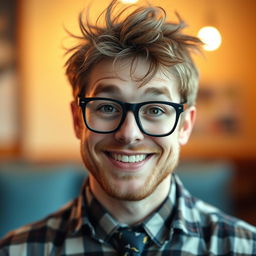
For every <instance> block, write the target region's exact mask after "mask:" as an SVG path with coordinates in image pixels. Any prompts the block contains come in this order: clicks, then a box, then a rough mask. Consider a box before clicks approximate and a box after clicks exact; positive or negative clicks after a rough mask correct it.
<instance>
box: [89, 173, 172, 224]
mask: <svg viewBox="0 0 256 256" xmlns="http://www.w3.org/2000/svg"><path fill="white" fill-rule="evenodd" d="M90 179H94V178H93V177H90ZM170 179H171V175H169V176H167V178H165V179H164V180H163V181H162V182H161V183H160V184H159V185H158V187H157V188H156V189H155V191H154V192H153V193H152V194H151V195H149V196H148V197H146V198H144V199H143V200H140V201H123V200H120V199H116V198H113V197H111V196H109V195H108V194H106V192H105V191H104V190H103V189H102V188H101V186H100V185H99V184H98V183H97V182H96V180H95V179H94V181H93V184H94V185H93V186H91V185H90V187H91V190H92V192H93V194H94V196H95V197H96V198H97V200H98V201H99V202H100V203H101V204H102V205H103V206H104V207H105V208H106V209H107V210H108V212H109V213H110V214H111V215H112V216H113V217H114V218H115V219H116V220H117V221H118V222H120V223H123V224H127V225H135V224H138V223H140V222H142V221H143V220H144V219H146V218H147V217H148V216H149V215H150V214H151V213H152V212H154V211H155V210H156V209H157V208H158V207H159V206H160V205H161V203H162V202H163V201H164V200H165V198H166V197H167V195H168V193H169V189H170V184H171V182H170ZM90 184H92V183H91V182H90Z"/></svg>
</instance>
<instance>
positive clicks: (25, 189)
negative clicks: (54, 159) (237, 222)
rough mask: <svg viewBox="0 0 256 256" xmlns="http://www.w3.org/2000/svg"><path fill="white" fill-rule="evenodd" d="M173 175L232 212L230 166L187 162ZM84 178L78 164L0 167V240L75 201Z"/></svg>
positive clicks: (218, 163)
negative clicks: (10, 232) (13, 230)
mask: <svg viewBox="0 0 256 256" xmlns="http://www.w3.org/2000/svg"><path fill="white" fill-rule="evenodd" d="M175 172H176V173H177V174H178V175H179V177H180V178H181V180H182V181H183V183H184V184H185V186H186V187H187V188H188V190H190V191H191V193H193V195H195V196H196V197H199V198H201V199H203V200H205V201H207V202H209V203H210V204H213V205H215V206H217V207H219V208H221V209H222V210H224V211H226V212H228V213H232V198H231V196H230V189H229V188H230V183H231V180H232V175H233V168H232V165H230V164H229V163H226V162H212V163H201V162H189V163H181V164H180V165H179V167H178V168H177V169H176V171H175ZM85 177H86V171H85V170H84V168H83V167H82V166H81V165H79V164H67V163H65V164H47V165H45V164H44V165H39V164H32V163H24V162H23V163H4V164H3V163H2V164H0V238H1V237H2V236H3V235H4V234H6V233H7V232H8V231H10V230H12V229H15V228H17V227H20V226H22V225H24V224H27V223H30V222H33V221H36V220H39V219H41V218H43V217H44V216H46V215H48V214H50V213H52V212H54V211H56V210H57V209H59V208H60V207H61V206H63V205H64V204H65V203H66V202H68V201H69V200H72V199H73V198H75V197H76V196H77V194H78V193H79V191H80V188H81V185H82V183H83V181H84V179H85Z"/></svg>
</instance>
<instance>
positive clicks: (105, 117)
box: [85, 100, 176, 135]
mask: <svg viewBox="0 0 256 256" xmlns="http://www.w3.org/2000/svg"><path fill="white" fill-rule="evenodd" d="M85 116H86V122H87V125H88V126H89V127H90V128H91V129H93V130H95V131H98V132H111V131H113V130H115V129H116V128H117V127H118V126H119V125H120V122H121V121H122V117H123V107H122V105H120V104H119V103H117V102H114V101H111V100H92V101H89V102H88V103H87V105H86V109H85ZM138 118H139V121H140V125H141V128H142V129H143V130H144V131H145V132H146V133H149V134H155V135H161V134H167V133H169V132H170V131H171V130H172V129H173V127H174V125H175V121H176V110H175V108H174V107H173V106H170V105H168V104H164V103H147V104H144V105H142V106H141V107H140V109H139V111H138Z"/></svg>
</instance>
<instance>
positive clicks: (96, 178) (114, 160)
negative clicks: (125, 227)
mask: <svg viewBox="0 0 256 256" xmlns="http://www.w3.org/2000/svg"><path fill="white" fill-rule="evenodd" d="M130 65H131V63H130V60H129V59H128V60H123V61H120V63H119V62H118V65H115V66H113V64H112V62H111V61H107V60H105V61H102V62H100V63H99V64H97V65H96V66H95V67H94V68H93V70H92V72H91V75H90V79H89V83H88V87H87V94H86V95H85V96H86V97H106V98H111V99H116V100H120V101H123V102H129V103H137V102H144V101H152V100H153V101H171V102H175V103H180V96H179V93H178V85H177V81H176V79H175V78H174V76H172V75H171V74H168V75H166V74H163V73H162V72H161V71H160V70H159V71H158V72H157V73H156V75H155V76H154V77H153V79H152V80H150V81H149V82H148V83H147V84H145V85H143V86H139V85H140V83H139V82H138V80H139V79H140V78H143V76H144V75H145V74H146V73H145V72H147V69H148V63H147V62H146V61H145V60H143V59H139V61H138V63H137V64H136V66H135V70H134V73H133V74H132V77H131V75H130ZM188 111H189V113H186V115H188V117H187V118H184V119H185V121H184V125H178V126H177V128H176V130H175V131H174V132H173V133H172V134H171V135H169V136H166V137H152V136H148V135H145V134H143V133H142V132H141V131H140V129H139V128H138V126H137V124H136V121H135V117H134V115H133V113H132V112H130V111H129V112H128V113H127V116H126V119H125V121H124V123H123V124H122V126H121V128H120V129H119V130H118V131H116V132H115V133H110V134H99V133H94V132H92V131H90V130H88V129H87V128H86V127H85V125H84V122H83V120H82V114H81V111H80V109H79V108H78V107H74V106H73V117H74V124H75V131H76V135H77V137H78V138H79V139H80V141H81V154H82V158H83V161H84V164H85V166H86V167H87V169H88V171H89V177H90V186H91V188H92V190H97V188H100V189H101V190H103V191H104V192H105V193H107V195H109V196H111V197H114V198H117V199H122V200H141V199H143V198H145V197H147V196H149V195H150V194H151V193H152V192H154V191H155V189H156V188H157V187H158V185H159V184H160V183H162V181H163V180H165V179H168V178H169V177H170V174H171V172H172V171H173V169H174V167H175V166H176V164H177V162H178V157H179V148H180V144H185V143H186V141H187V139H188V137H189V134H190V131H191V129H192V124H193V118H194V109H193V108H192V109H191V110H188ZM189 122H190V123H189ZM128 159H129V161H128ZM135 159H136V161H135ZM127 161H128V162H127ZM167 184H169V183H167ZM94 193H95V194H96V193H97V191H94Z"/></svg>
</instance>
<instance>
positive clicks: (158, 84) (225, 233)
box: [0, 1, 256, 256]
mask: <svg viewBox="0 0 256 256" xmlns="http://www.w3.org/2000/svg"><path fill="white" fill-rule="evenodd" d="M116 6H117V2H116V1H112V2H111V4H110V5H109V6H108V8H107V10H106V11H105V26H104V27H102V26H98V25H97V24H96V25H95V24H93V25H92V24H89V23H86V24H85V23H84V22H83V20H82V18H81V17H80V28H81V31H82V37H81V38H80V44H79V45H78V46H77V47H75V48H73V49H71V50H70V52H71V53H72V55H71V56H70V58H69V59H68V61H67V63H66V66H67V76H68V78H69V80H70V83H71V85H72V87H73V93H74V101H73V102H72V104H71V109H72V114H73V120H74V129H75V134H76V136H77V138H78V139H79V140H80V142H81V155H82V158H83V162H84V164H85V166H86V168H87V169H88V172H89V179H88V180H87V182H86V183H85V184H84V187H83V189H82V191H81V195H80V196H79V197H78V198H77V199H76V200H74V201H73V202H71V203H70V204H68V205H67V206H66V207H65V208H63V209H62V210H60V211H59V212H57V213H54V214H52V215H51V216H48V217H47V218H46V219H44V220H42V221H40V222H37V223H34V224H32V225H28V226H26V227H23V228H21V229H19V230H17V231H14V232H12V233H10V234H9V235H7V237H6V238H5V239H4V240H3V241H2V242H1V243H0V256H3V255H38V256H40V255H63V256H64V255H73V256H74V255H77V256H78V255H90V256H92V255H183V256H185V255H191V256H192V255H256V230H255V228H254V227H252V226H250V225H249V224H247V223H245V222H243V221H240V220H237V219H235V218H232V217H230V216H226V215H225V214H223V213H221V212H220V211H219V210H217V209H215V208H214V207H211V206H209V205H207V204H205V203H204V202H202V201H200V200H197V199H195V198H193V197H192V196H191V195H190V194H189V192H188V191H187V190H185V189H184V187H183V185H182V184H181V182H180V180H179V179H178V177H177V176H176V175H175V174H174V173H173V170H174V168H175V166H176V165H177V162H178V157H179V150H180V146H181V145H184V144H186V143H187V141H188V139H189V136H190V133H191V130H192V127H193V124H194V121H195V115H196V108H195V100H196V93H197V85H198V73H197V70H196V67H195V65H194V63H193V61H192V59H191V57H190V50H191V49H192V50H193V49H197V48H198V46H199V45H200V40H198V39H197V38H195V37H192V36H188V35H184V34H182V33H181V29H182V28H183V27H184V25H183V22H182V21H180V22H179V23H177V24H176V23H168V22H166V20H165V12H164V10H163V9H161V8H158V7H152V6H146V7H140V8H137V9H135V10H133V11H131V9H130V8H128V9H125V11H122V10H121V11H119V12H117V13H116V12H115V10H116V9H115V8H116ZM127 13H128V14H127Z"/></svg>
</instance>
